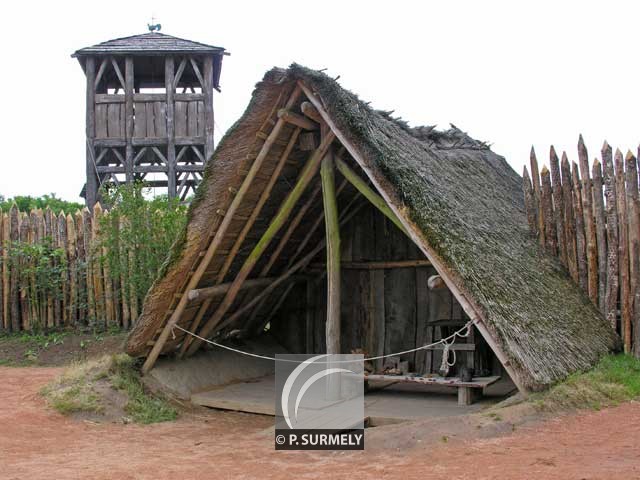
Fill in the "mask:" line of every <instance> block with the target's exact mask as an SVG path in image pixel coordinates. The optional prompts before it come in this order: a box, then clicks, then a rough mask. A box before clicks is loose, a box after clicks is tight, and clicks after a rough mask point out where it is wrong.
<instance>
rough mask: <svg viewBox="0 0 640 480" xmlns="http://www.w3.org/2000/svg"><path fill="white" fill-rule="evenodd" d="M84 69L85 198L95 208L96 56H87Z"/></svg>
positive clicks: (96, 184) (96, 181) (96, 178)
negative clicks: (85, 94) (85, 80)
mask: <svg viewBox="0 0 640 480" xmlns="http://www.w3.org/2000/svg"><path fill="white" fill-rule="evenodd" d="M84 71H85V74H86V76H87V97H86V99H87V107H86V110H87V113H86V137H87V138H86V143H87V146H86V151H87V154H86V174H87V183H86V186H85V195H84V199H85V202H86V204H87V207H89V208H90V209H93V206H94V205H95V203H96V202H97V201H98V173H97V172H96V165H95V150H94V148H93V140H94V139H95V137H96V115H95V110H96V105H95V98H96V87H95V76H96V61H95V58H94V57H87V59H86V60H85V66H84Z"/></svg>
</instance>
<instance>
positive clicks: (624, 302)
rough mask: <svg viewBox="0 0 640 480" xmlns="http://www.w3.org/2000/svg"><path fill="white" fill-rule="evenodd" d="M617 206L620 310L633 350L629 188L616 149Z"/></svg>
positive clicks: (626, 346) (626, 345)
mask: <svg viewBox="0 0 640 480" xmlns="http://www.w3.org/2000/svg"><path fill="white" fill-rule="evenodd" d="M614 161H615V167H616V196H617V200H616V208H617V209H618V259H619V260H618V262H619V263H618V267H619V270H620V312H621V317H622V335H623V338H624V351H625V352H627V353H630V352H631V305H630V298H631V292H630V289H629V225H628V223H627V213H628V212H627V188H626V181H625V174H624V158H623V156H622V152H621V151H620V150H618V149H616V153H615V157H614Z"/></svg>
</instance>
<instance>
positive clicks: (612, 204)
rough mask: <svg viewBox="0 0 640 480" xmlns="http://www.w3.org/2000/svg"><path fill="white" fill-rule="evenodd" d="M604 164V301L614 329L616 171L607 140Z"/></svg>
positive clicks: (603, 150)
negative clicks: (605, 201) (605, 251)
mask: <svg viewBox="0 0 640 480" xmlns="http://www.w3.org/2000/svg"><path fill="white" fill-rule="evenodd" d="M602 162H603V166H604V186H605V188H604V192H605V197H606V199H607V203H606V216H607V286H606V293H605V302H604V314H605V318H606V319H607V321H608V322H609V324H610V325H611V328H613V330H614V331H615V330H616V329H617V328H616V326H617V325H616V324H617V316H618V315H617V312H618V285H619V284H620V282H619V272H618V255H619V251H618V208H617V195H616V173H615V169H614V167H613V152H612V150H611V147H610V146H609V144H608V143H607V142H604V145H603V146H602Z"/></svg>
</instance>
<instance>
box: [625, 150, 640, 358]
mask: <svg viewBox="0 0 640 480" xmlns="http://www.w3.org/2000/svg"><path fill="white" fill-rule="evenodd" d="M625 170H626V177H627V178H626V179H627V218H628V221H629V306H630V308H629V313H630V318H631V322H632V325H631V331H632V332H633V338H632V343H633V346H634V347H633V352H634V354H635V355H636V357H639V358H640V331H639V330H640V329H639V328H638V327H639V326H640V321H639V320H638V317H639V316H640V211H639V208H638V167H637V164H636V157H635V156H634V155H633V153H631V152H630V151H629V152H627V155H626V158H625Z"/></svg>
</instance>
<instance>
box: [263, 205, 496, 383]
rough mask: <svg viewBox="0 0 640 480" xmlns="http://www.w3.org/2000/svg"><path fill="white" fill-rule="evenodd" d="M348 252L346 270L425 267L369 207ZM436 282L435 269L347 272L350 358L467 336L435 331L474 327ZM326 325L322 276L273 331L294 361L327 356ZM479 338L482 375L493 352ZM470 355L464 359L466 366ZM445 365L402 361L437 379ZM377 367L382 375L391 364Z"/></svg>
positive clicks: (302, 288)
mask: <svg viewBox="0 0 640 480" xmlns="http://www.w3.org/2000/svg"><path fill="white" fill-rule="evenodd" d="M341 247H342V252H341V255H342V261H343V262H381V261H390V260H425V257H424V255H423V254H422V252H420V250H419V249H418V248H417V247H416V246H415V244H414V243H413V242H412V241H411V240H410V239H409V238H408V237H406V236H405V235H404V234H403V233H402V232H401V231H400V230H398V228H397V227H396V226H395V225H393V223H391V222H390V221H388V220H387V219H386V218H385V217H384V216H383V215H382V214H381V213H380V212H379V211H378V210H376V209H375V208H374V207H372V206H371V207H370V206H367V207H365V208H364V209H363V210H362V211H361V212H360V213H359V214H358V215H357V216H356V217H355V218H354V219H353V221H352V222H351V223H350V224H349V225H347V226H346V227H345V228H344V229H343V230H342V232H341ZM319 259H322V256H320V257H319ZM316 273H318V272H316ZM436 274H437V272H436V270H435V269H434V268H433V267H431V266H421V267H410V268H407V267H404V268H389V269H368V268H363V269H353V268H349V269H344V268H343V269H342V278H341V286H342V291H341V339H340V340H341V350H342V352H344V353H349V352H351V351H354V350H363V351H364V352H366V353H367V355H368V356H371V357H373V356H380V355H387V354H390V353H395V352H399V351H403V350H410V349H412V348H415V347H416V346H419V345H424V344H426V343H431V342H433V341H435V340H439V339H441V338H442V337H443V336H447V335H449V334H450V333H452V332H453V331H455V330H456V329H458V328H460V327H459V326H457V327H454V326H446V327H433V326H429V323H433V322H435V321H442V320H460V319H462V320H463V321H466V320H467V318H466V316H465V314H464V312H463V310H462V307H461V306H460V305H459V304H458V302H457V301H456V300H455V299H454V297H453V295H452V294H451V292H450V291H449V290H448V289H446V288H443V289H438V290H429V289H428V287H427V280H428V278H429V277H431V276H432V275H436ZM325 319H326V277H325V276H322V275H318V276H314V277H312V278H311V279H310V280H308V281H307V282H306V283H301V284H299V285H296V286H295V287H294V289H293V290H292V291H291V294H290V295H289V296H288V297H287V301H286V302H285V305H283V307H282V309H281V311H280V312H279V313H278V314H277V315H276V316H275V317H274V319H273V320H272V322H271V323H272V324H271V325H270V331H271V332H272V334H273V335H274V336H275V338H276V339H277V340H278V341H279V342H280V343H281V344H282V345H283V346H284V347H285V348H287V349H288V350H289V351H291V352H292V353H318V354H319V353H324V352H325V350H326V345H325ZM476 337H477V338H476V339H475V341H476V343H477V344H478V347H477V349H476V353H475V354H474V358H473V362H474V364H475V367H476V368H478V369H480V368H490V366H491V363H492V360H491V354H490V351H489V350H488V349H487V348H483V345H482V344H483V343H484V342H483V340H482V339H481V338H480V337H479V336H476ZM459 341H460V340H459ZM468 355H471V354H469V353H467V352H458V356H459V358H460V360H461V362H463V361H465V358H464V357H466V356H468ZM441 359H442V354H441V353H440V352H438V351H426V350H421V351H418V352H414V353H410V354H407V355H404V356H402V357H401V360H406V361H408V362H409V367H410V369H411V371H416V372H419V373H434V372H437V370H438V368H439V366H440V362H441ZM461 362H459V364H461ZM465 363H467V362H465ZM468 363H472V362H468ZM374 366H375V368H376V370H380V369H381V368H382V367H383V361H382V360H380V361H377V362H376V364H375V365H374Z"/></svg>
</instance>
